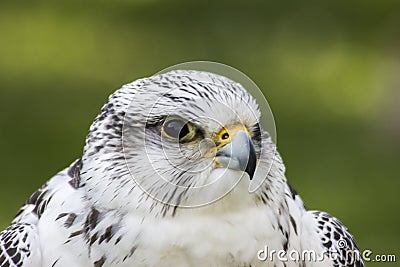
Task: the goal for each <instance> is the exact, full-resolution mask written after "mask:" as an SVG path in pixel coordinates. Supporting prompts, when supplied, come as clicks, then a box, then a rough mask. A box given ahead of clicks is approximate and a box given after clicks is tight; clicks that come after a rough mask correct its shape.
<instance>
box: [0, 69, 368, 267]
mask: <svg viewBox="0 0 400 267" xmlns="http://www.w3.org/2000/svg"><path fill="white" fill-rule="evenodd" d="M260 116H261V114H260V111H259V107H258V105H257V103H256V100H255V99H254V98H253V97H252V96H251V95H250V94H249V93H248V92H247V91H246V90H245V89H244V88H243V87H242V86H241V85H240V84H238V83H236V82H234V81H232V80H230V79H228V78H226V77H223V76H219V75H216V74H212V73H208V72H200V71H187V70H185V71H184V70H181V71H171V72H168V73H164V74H159V75H156V76H152V77H150V78H145V79H140V80H137V81H135V82H133V83H130V84H127V85H125V86H123V87H122V88H121V89H119V90H118V91H116V92H115V93H114V94H112V95H111V96H110V98H109V99H108V101H107V103H106V104H105V105H104V107H103V108H102V110H101V112H100V114H99V115H98V116H97V118H96V119H95V120H94V122H93V124H92V126H91V127H90V131H89V134H88V136H87V139H86V145H85V147H84V151H83V154H82V157H81V158H79V159H78V160H76V161H75V162H73V163H72V164H71V165H70V166H69V167H68V168H66V169H65V170H63V171H61V172H60V173H58V174H57V175H56V176H54V177H53V178H51V179H50V180H49V181H48V182H47V183H46V184H45V185H43V187H42V188H40V189H39V190H38V191H36V192H35V193H34V194H33V195H32V196H31V197H30V198H29V199H28V200H27V202H26V204H25V206H24V207H23V208H22V209H21V211H20V212H19V214H18V215H17V216H16V218H15V219H14V221H13V222H12V224H11V225H10V226H9V227H8V228H6V229H5V230H4V231H3V232H1V235H0V265H1V266H30V267H39V266H43V267H59V266H95V267H105V266H120V267H122V266H241V267H242V266H243V267H244V266H306V267H310V266H364V265H363V263H362V261H361V260H360V259H358V258H357V257H356V256H355V255H353V254H354V253H353V254H351V253H349V252H358V248H357V246H356V244H355V241H354V239H353V237H352V236H351V235H350V234H349V232H348V230H347V229H346V227H344V226H343V224H342V223H340V222H339V221H338V220H337V219H335V218H334V217H332V216H330V215H328V214H327V213H324V212H319V211H307V210H306V209H305V208H304V206H303V203H302V200H301V198H300V197H299V195H298V194H297V193H296V192H295V190H294V189H293V188H292V187H291V186H290V185H289V184H288V183H287V181H286V178H285V166H284V164H283V162H282V159H281V157H280V156H279V154H278V153H277V151H276V148H275V144H274V143H273V141H272V139H271V137H270V135H269V134H268V133H267V132H266V131H265V130H263V129H262V128H261V126H260V124H259V120H260ZM265 249H266V250H265ZM262 250H264V251H262ZM274 250H275V251H283V252H285V253H286V254H287V255H286V259H287V260H285V257H283V258H282V255H283V254H282V253H281V254H280V257H278V255H277V254H275V256H274V255H272V256H274V257H267V259H265V260H264V261H263V259H262V257H265V256H266V255H267V254H269V252H271V251H274ZM293 251H295V252H298V253H299V254H301V253H302V252H305V251H314V252H315V253H317V255H319V256H320V255H325V257H323V259H322V260H321V259H320V258H318V259H316V260H313V259H312V258H301V257H300V258H298V259H295V257H294V256H293V255H295V253H293ZM290 252H292V253H291V254H292V255H291V256H292V257H289V256H290V255H289V253H290ZM269 256H271V255H269Z"/></svg>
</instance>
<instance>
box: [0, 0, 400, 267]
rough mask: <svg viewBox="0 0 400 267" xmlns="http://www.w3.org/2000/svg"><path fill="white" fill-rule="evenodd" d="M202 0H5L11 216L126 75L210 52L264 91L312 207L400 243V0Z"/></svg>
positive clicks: (366, 238) (1, 57)
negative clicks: (399, 102) (399, 238)
mask: <svg viewBox="0 0 400 267" xmlns="http://www.w3.org/2000/svg"><path fill="white" fill-rule="evenodd" d="M198 2H200V1H155V0H154V1H144V0H142V1H128V0H114V1H105V0H102V1H98V0H97V1H94V0H90V1H89V0H87V1H8V2H7V1H2V2H1V3H0V51H1V53H0V80H1V89H0V122H1V130H0V147H1V150H0V162H1V165H0V166H1V169H2V172H1V183H2V191H1V195H0V203H2V204H0V211H1V213H0V225H2V226H3V227H4V226H6V225H7V224H8V223H9V222H10V220H11V218H12V217H13V215H14V214H15V213H16V211H17V209H18V207H19V206H20V205H21V204H22V203H23V201H24V200H25V199H26V198H27V197H28V196H29V194H30V193H32V192H33V191H34V190H35V189H36V188H38V187H39V186H40V185H41V184H42V183H43V182H45V181H46V180H47V179H48V178H49V177H51V176H52V175H54V174H55V172H56V171H58V170H61V169H62V168H64V167H65V166H66V165H67V164H68V163H69V162H71V161H73V160H74V159H75V158H77V157H78V156H79V155H80V154H81V151H82V147H83V144H84V139H85V134H86V132H87V129H88V127H89V125H90V123H91V121H92V120H93V118H94V117H95V115H96V114H97V112H98V111H99V109H100V107H101V105H102V104H103V103H104V102H105V101H106V98H107V96H108V95H109V94H111V93H112V92H113V91H114V90H115V89H117V88H119V87H120V85H122V84H123V83H127V82H130V81H132V80H135V79H137V78H140V77H144V76H150V75H152V74H153V73H156V72H158V71H159V70H161V69H163V68H165V67H168V66H170V65H173V64H177V63H181V62H184V61H191V60H211V61H218V62H222V63H225V64H228V65H231V66H233V67H236V68H237V69H239V70H241V71H243V72H244V73H246V74H247V75H248V76H250V77H251V78H252V79H253V80H254V81H255V82H256V83H257V84H258V85H259V87H260V88H262V90H263V92H264V94H265V96H266V97H267V99H268V101H269V102H270V105H271V107H272V110H273V112H274V114H275V118H276V124H277V130H278V147H279V149H280V152H281V154H282V155H283V157H284V160H285V162H286V165H287V169H288V172H287V174H288V178H289V180H290V181H291V183H292V184H294V186H295V187H296V188H297V190H298V191H299V192H300V193H301V195H302V197H303V199H304V201H305V203H306V205H307V206H308V207H309V208H312V209H314V208H315V209H322V210H326V211H328V212H330V213H332V214H334V215H335V216H337V217H339V218H340V219H341V220H342V221H343V222H344V223H345V224H346V225H348V226H349V228H350V230H351V231H352V232H353V233H354V234H355V236H356V237H357V240H358V242H359V245H360V247H361V248H368V249H371V250H373V251H375V252H376V253H394V252H396V251H399V248H400V246H399V244H398V240H397V237H398V236H399V235H400V231H399V228H398V227H397V221H398V220H399V208H398V205H397V203H398V195H397V188H398V187H399V186H400V179H399V173H400V172H399V169H400V168H399V156H400V150H399V148H400V142H399V140H400V138H399V137H400V127H399V125H400V116H399V111H400V109H399V107H398V100H399V98H400V93H399V89H398V85H399V82H400V81H399V80H398V77H397V75H398V72H399V69H400V68H399V67H400V65H399V55H398V47H399V41H400V38H399V37H400V32H399V27H398V25H400V16H399V12H400V2H398V1H323V2H322V1H302V2H301V3H300V2H294V1H274V2H269V1H243V2H238V1H218V2H211V1H203V2H201V3H198ZM398 256H400V255H398ZM371 265H373V264H371ZM390 265H391V264H389V263H387V264H385V266H390Z"/></svg>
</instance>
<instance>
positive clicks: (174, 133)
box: [161, 117, 196, 141]
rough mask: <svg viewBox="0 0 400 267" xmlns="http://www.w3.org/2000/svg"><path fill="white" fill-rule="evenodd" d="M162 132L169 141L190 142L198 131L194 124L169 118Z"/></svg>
mask: <svg viewBox="0 0 400 267" xmlns="http://www.w3.org/2000/svg"><path fill="white" fill-rule="evenodd" d="M161 132H162V134H163V135H164V136H166V137H168V138H169V139H172V140H175V141H188V140H191V139H192V138H193V137H194V136H195V134H196V129H195V127H194V126H193V124H191V123H190V122H188V121H185V120H184V119H182V118H179V117H168V118H167V119H166V120H165V121H164V123H163V125H162V127H161Z"/></svg>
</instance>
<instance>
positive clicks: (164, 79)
mask: <svg viewBox="0 0 400 267" xmlns="http://www.w3.org/2000/svg"><path fill="white" fill-rule="evenodd" d="M260 115H261V114H260V111H259V107H258V105H257V103H256V101H255V99H254V98H253V97H252V96H251V95H250V94H249V93H248V92H247V91H246V90H245V89H244V88H243V87H242V86H241V85H240V84H238V83H236V82H234V81H232V80H230V79H228V78H225V77H222V76H219V75H216V74H212V73H208V72H200V71H186V70H185V71H172V72H168V73H165V74H160V75H156V76H153V77H150V78H146V79H141V80H137V81H135V82H133V83H131V84H128V85H125V86H123V87H122V88H121V89H120V90H118V91H117V92H116V93H114V94H113V95H112V96H111V97H110V98H109V101H108V102H107V104H106V105H105V106H104V107H103V109H102V112H101V113H100V115H99V116H98V117H97V118H96V120H95V122H94V123H93V125H92V127H91V130H90V132H89V135H88V137H87V141H86V147H85V151H84V156H83V158H82V162H83V165H82V171H81V173H82V176H84V177H83V178H82V180H84V181H85V186H86V187H88V188H90V192H91V193H90V196H91V198H92V199H93V200H94V201H95V202H98V203H103V205H107V206H110V205H119V207H120V206H121V203H124V205H127V206H132V205H133V206H135V208H138V207H139V206H144V207H147V208H148V207H149V206H150V207H154V206H157V204H160V205H161V206H163V207H165V206H173V207H178V206H179V207H193V206H202V205H205V204H210V203H214V202H218V201H221V199H224V198H228V199H229V198H231V199H240V198H239V195H242V196H243V195H245V196H246V197H245V199H248V200H249V201H255V200H257V199H259V198H260V194H261V193H262V192H261V193H260V192H259V193H256V194H253V192H252V190H250V192H249V188H251V187H253V188H258V187H259V186H260V185H261V188H263V189H262V190H264V191H265V190H267V191H270V194H272V193H273V191H274V190H273V189H274V188H276V186H275V185H276V184H277V183H282V181H283V179H284V178H283V165H282V164H281V162H280V158H279V156H278V155H277V153H276V151H275V146H274V144H273V143H272V141H271V138H270V136H269V135H268V133H267V132H265V131H264V130H263V129H262V128H261V126H260V123H259V121H260ZM274 162H278V165H277V164H273V163H274ZM276 174H279V175H278V178H276V177H275V179H272V178H271V177H274V176H276ZM252 184H253V185H252ZM263 184H264V185H265V186H263ZM116 199H118V201H119V202H120V203H119V204H117V203H118V201H116ZM113 203H114V204H113ZM164 210H165V209H164Z"/></svg>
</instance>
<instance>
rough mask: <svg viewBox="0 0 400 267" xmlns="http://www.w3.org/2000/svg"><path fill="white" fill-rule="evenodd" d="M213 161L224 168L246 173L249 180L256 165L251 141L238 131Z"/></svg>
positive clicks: (245, 134)
mask: <svg viewBox="0 0 400 267" xmlns="http://www.w3.org/2000/svg"><path fill="white" fill-rule="evenodd" d="M215 160H216V161H217V162H218V163H219V164H220V165H222V166H223V167H225V168H229V169H233V170H240V171H244V172H247V173H248V175H249V176H250V180H251V179H252V178H253V175H254V172H255V170H256V163H257V157H256V151H255V149H254V145H253V141H252V140H251V138H250V137H249V136H248V135H247V133H246V132H245V131H239V132H237V134H236V136H235V137H234V138H233V140H232V142H230V143H229V144H226V145H225V146H223V147H222V148H221V149H219V150H218V151H217V154H216V155H215Z"/></svg>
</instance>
